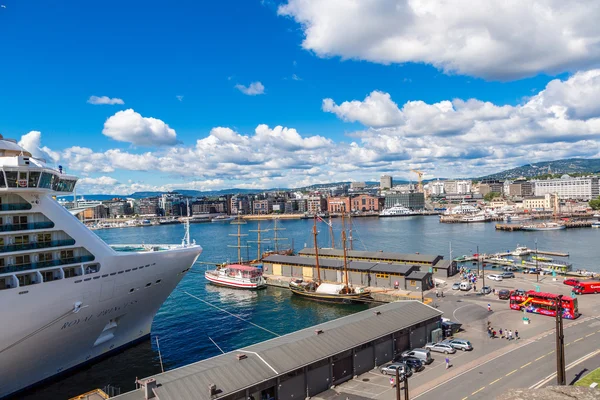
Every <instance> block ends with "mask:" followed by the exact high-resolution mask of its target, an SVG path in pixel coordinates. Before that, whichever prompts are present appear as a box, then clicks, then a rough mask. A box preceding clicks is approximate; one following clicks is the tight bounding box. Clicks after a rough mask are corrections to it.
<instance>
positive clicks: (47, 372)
mask: <svg viewBox="0 0 600 400" xmlns="http://www.w3.org/2000/svg"><path fill="white" fill-rule="evenodd" d="M0 169H1V171H0V304H1V305H2V306H1V307H0V320H1V321H2V329H1V330H0V398H2V397H5V396H8V395H10V394H14V393H17V392H19V391H21V390H23V389H25V388H28V387H31V386H32V385H35V384H36V383H39V382H41V381H43V380H46V379H48V378H51V377H53V376H55V375H58V374H61V373H63V372H65V371H68V370H71V369H74V368H76V367H77V366H79V365H81V364H83V363H88V362H92V361H94V359H96V358H98V357H100V356H104V355H107V354H108V353H111V352H115V351H118V350H119V349H123V348H124V347H125V346H127V345H130V344H133V343H135V342H138V341H141V340H143V339H145V338H147V337H148V336H149V334H150V327H151V325H152V320H153V318H154V315H155V314H156V312H157V311H158V309H159V308H160V306H161V305H162V303H163V302H164V300H165V299H166V298H167V297H168V296H169V295H170V293H171V292H172V291H173V289H175V287H176V286H177V284H178V283H179V281H180V280H181V279H182V278H183V277H184V276H185V274H186V273H187V272H188V271H189V270H190V268H191V267H192V265H193V264H194V262H195V261H196V259H197V258H198V256H199V255H200V253H201V252H202V248H201V247H200V246H199V245H196V244H195V243H190V240H189V226H188V230H187V231H186V235H185V237H184V240H183V242H182V244H181V245H151V246H148V245H145V246H144V245H140V246H126V247H120V249H121V250H122V251H116V250H115V249H114V248H112V247H111V246H109V245H108V244H106V243H105V242H104V241H102V240H101V239H100V238H99V237H98V236H96V234H94V233H93V232H92V231H90V230H89V229H88V228H87V227H86V226H85V225H83V224H82V223H81V222H80V221H79V220H78V219H77V218H76V217H75V216H74V215H73V214H72V213H71V212H70V211H69V210H67V209H65V208H64V207H62V206H61V205H60V204H59V203H58V202H57V201H56V200H55V198H54V197H55V196H60V195H66V194H69V193H72V192H73V191H74V188H75V184H76V182H77V177H75V176H72V175H68V174H66V173H64V171H63V170H62V168H61V167H58V169H54V168H51V167H50V166H49V165H48V164H46V162H45V161H44V160H43V159H39V158H35V157H33V156H32V155H31V153H29V152H28V151H27V150H25V149H23V148H22V147H20V146H19V145H18V144H17V143H16V142H15V141H14V140H9V139H4V138H3V137H1V136H0Z"/></svg>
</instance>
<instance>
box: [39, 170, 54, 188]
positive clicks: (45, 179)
mask: <svg viewBox="0 0 600 400" xmlns="http://www.w3.org/2000/svg"><path fill="white" fill-rule="evenodd" d="M52 176H53V175H52V174H50V173H48V172H42V179H40V187H41V188H44V189H50V187H51V185H52Z"/></svg>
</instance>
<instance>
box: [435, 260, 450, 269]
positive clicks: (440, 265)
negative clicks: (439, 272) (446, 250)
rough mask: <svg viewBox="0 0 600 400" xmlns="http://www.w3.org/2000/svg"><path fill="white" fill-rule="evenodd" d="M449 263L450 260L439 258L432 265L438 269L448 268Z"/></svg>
mask: <svg viewBox="0 0 600 400" xmlns="http://www.w3.org/2000/svg"><path fill="white" fill-rule="evenodd" d="M451 265H452V260H440V261H438V262H437V264H435V265H434V267H435V268H438V269H449V268H450V266H451Z"/></svg>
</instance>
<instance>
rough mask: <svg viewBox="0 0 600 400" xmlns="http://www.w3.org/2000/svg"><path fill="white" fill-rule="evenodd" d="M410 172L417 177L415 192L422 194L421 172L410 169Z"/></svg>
mask: <svg viewBox="0 0 600 400" xmlns="http://www.w3.org/2000/svg"><path fill="white" fill-rule="evenodd" d="M410 172H414V173H415V174H417V176H418V177H419V184H418V185H417V192H419V193H423V173H424V172H423V171H419V170H418V169H411V170H410Z"/></svg>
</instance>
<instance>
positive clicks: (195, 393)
mask: <svg viewBox="0 0 600 400" xmlns="http://www.w3.org/2000/svg"><path fill="white" fill-rule="evenodd" d="M441 315H442V312H441V311H438V310H437V309H435V308H433V307H430V306H427V305H425V304H423V303H421V302H418V301H400V302H394V303H389V304H385V305H382V306H379V307H375V308H371V309H369V310H366V311H362V312H359V313H356V314H352V315H348V316H346V317H342V318H338V319H336V320H333V321H329V322H325V323H323V324H319V325H315V326H313V327H310V328H306V329H302V330H300V331H297V332H293V333H290V334H287V335H284V336H279V337H276V338H274V339H270V340H266V341H264V342H261V343H257V344H255V345H252V346H248V347H244V348H242V349H239V350H236V351H233V352H229V353H226V354H223V355H219V356H216V357H213V358H209V359H206V360H202V361H199V362H196V363H193V364H190V365H187V366H184V367H181V368H176V369H174V370H171V371H168V372H164V373H161V374H158V375H155V376H153V378H155V379H156V382H157V384H158V385H159V386H158V387H157V388H156V389H155V391H156V394H157V396H158V399H159V400H188V399H189V400H211V396H210V393H209V390H208V388H209V385H212V384H214V385H216V388H217V390H218V391H219V397H222V396H225V395H227V394H231V393H235V392H238V391H240V390H243V389H245V388H248V387H251V386H254V385H255V384H257V383H260V382H263V381H265V380H268V379H271V378H275V377H276V376H279V375H282V374H286V373H288V372H292V371H295V370H297V369H298V368H302V367H304V366H306V365H309V364H311V363H314V362H316V361H319V360H323V359H326V358H328V357H330V356H333V355H335V354H338V353H341V352H343V351H346V350H350V349H352V348H354V347H356V346H359V345H361V344H363V343H368V342H370V341H372V340H375V339H378V338H380V337H383V336H386V335H389V334H391V333H393V332H397V331H399V330H402V329H405V328H408V327H410V326H414V325H417V324H419V323H421V322H425V321H429V320H431V319H434V318H439V317H440V316H441ZM317 331H322V333H320V334H317ZM238 354H244V355H245V356H246V358H244V359H241V360H240V359H238V357H237V356H238ZM143 398H144V394H143V391H142V390H135V391H132V392H129V393H125V394H123V395H121V396H117V397H116V398H115V399H118V400H142V399H143Z"/></svg>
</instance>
